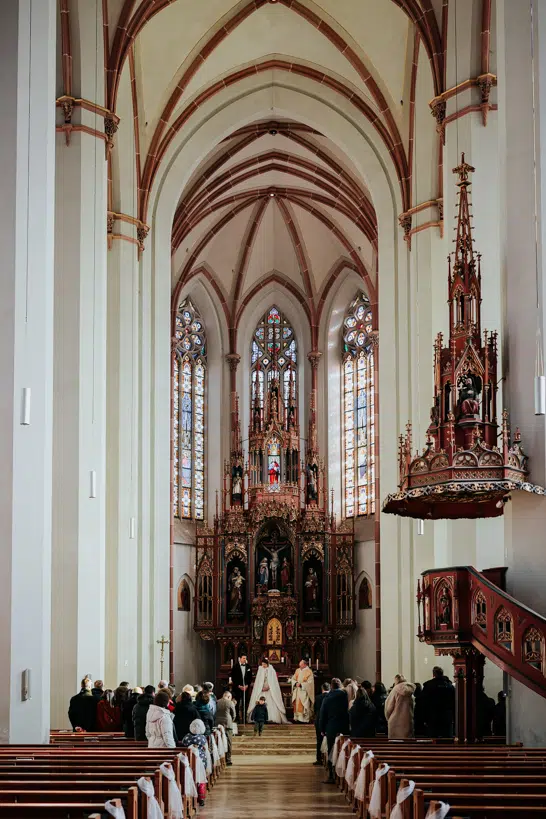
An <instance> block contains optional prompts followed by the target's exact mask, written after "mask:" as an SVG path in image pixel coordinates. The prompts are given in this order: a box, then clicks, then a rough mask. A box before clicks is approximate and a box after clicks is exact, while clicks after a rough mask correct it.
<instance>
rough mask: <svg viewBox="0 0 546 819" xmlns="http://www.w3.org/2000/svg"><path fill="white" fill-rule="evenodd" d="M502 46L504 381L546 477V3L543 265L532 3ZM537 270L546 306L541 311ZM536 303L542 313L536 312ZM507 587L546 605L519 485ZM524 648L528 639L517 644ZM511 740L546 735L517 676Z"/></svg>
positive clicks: (502, 20)
mask: <svg viewBox="0 0 546 819" xmlns="http://www.w3.org/2000/svg"><path fill="white" fill-rule="evenodd" d="M496 6H497V32H496V42H497V53H498V64H499V116H501V117H502V130H501V138H502V141H501V175H502V180H503V186H502V191H501V247H500V249H501V270H502V272H503V276H504V286H505V304H506V315H505V321H506V326H507V329H508V332H507V337H506V351H507V361H508V367H507V368H506V373H505V375H506V390H505V394H507V396H508V399H509V403H508V407H509V409H510V419H511V422H512V424H517V425H518V426H520V428H521V433H522V438H523V445H524V448H525V451H526V452H527V454H528V455H529V465H530V468H531V480H532V481H533V483H538V484H542V486H544V485H546V424H545V418H544V416H536V415H535V414H534V400H533V379H534V376H535V358H536V332H537V324H538V325H539V326H540V327H541V332H542V339H543V344H544V329H545V327H546V323H545V311H544V294H545V291H546V288H545V284H546V281H545V275H546V258H545V248H546V243H545V238H546V232H545V227H546V219H545V213H544V207H545V202H546V198H545V195H546V166H545V162H544V148H545V133H546V84H545V83H546V57H545V54H546V52H545V50H544V48H545V45H546V3H545V2H544V0H534V12H535V15H534V18H535V19H534V43H535V66H534V73H535V113H536V154H537V198H538V206H537V218H538V270H537V264H536V261H537V260H536V258H535V201H534V200H535V196H534V174H533V164H534V162H533V153H534V152H533V94H532V76H533V72H532V66H531V17H530V4H529V3H523V4H519V3H515V4H514V3H511V2H510V0H498V2H497V4H496ZM537 279H538V290H539V311H537V294H536V288H537ZM537 312H538V313H539V315H538V320H537ZM504 525H505V540H506V560H505V564H504V565H507V566H508V572H507V577H506V583H507V590H508V592H509V593H510V594H512V595H513V596H514V597H515V598H516V599H518V600H520V601H521V602H522V603H524V604H525V605H527V606H529V607H530V608H532V609H535V610H536V611H538V612H540V613H541V614H545V613H546V607H545V603H544V583H545V581H546V557H545V553H544V529H545V526H546V504H545V502H544V499H543V498H541V497H537V496H536V495H528V494H527V493H524V492H519V493H514V494H513V495H512V502H511V503H509V504H507V508H506V512H505V515H504ZM515 650H516V651H520V650H521V648H520V646H517V647H516V648H515ZM508 710H509V717H510V722H511V734H510V739H511V741H521V742H523V743H525V744H529V745H537V746H542V745H543V744H544V742H545V741H546V728H545V726H546V700H544V699H543V698H542V697H539V696H538V695H537V694H535V693H533V692H532V691H530V690H529V689H528V688H526V687H525V686H524V685H522V684H521V683H518V682H517V681H516V680H511V681H510V682H509V709H508Z"/></svg>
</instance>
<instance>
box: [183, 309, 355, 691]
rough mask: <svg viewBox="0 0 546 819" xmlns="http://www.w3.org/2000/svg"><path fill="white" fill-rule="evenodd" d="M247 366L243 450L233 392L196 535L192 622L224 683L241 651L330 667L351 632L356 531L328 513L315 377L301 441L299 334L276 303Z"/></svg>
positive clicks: (289, 665) (282, 666) (289, 664)
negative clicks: (207, 507)
mask: <svg viewBox="0 0 546 819" xmlns="http://www.w3.org/2000/svg"><path fill="white" fill-rule="evenodd" d="M311 363H312V364H313V363H316V360H315V361H312V362H311ZM251 364H252V368H251V372H252V378H251V395H250V413H249V417H250V421H249V429H248V457H247V459H246V460H245V456H244V453H243V446H242V436H241V426H240V419H239V401H238V396H237V394H236V393H235V392H233V393H232V407H231V454H230V460H229V463H226V466H225V476H224V488H223V492H222V502H221V506H220V505H219V506H220V508H219V509H218V511H217V514H216V517H215V520H214V525H213V526H212V527H208V526H206V525H202V526H200V527H199V528H198V530H197V544H196V579H197V585H196V589H197V593H196V597H195V628H196V629H197V631H198V632H199V633H200V635H201V637H202V638H203V639H205V640H214V641H215V642H216V644H217V646H218V652H219V657H218V661H219V667H220V672H219V677H220V679H226V678H227V677H228V676H229V670H230V668H231V665H232V664H233V662H235V661H236V659H237V657H238V656H239V655H240V654H241V653H243V652H244V653H247V654H248V656H249V658H250V660H251V663H252V664H253V665H254V667H255V666H256V664H257V663H258V662H259V661H260V659H261V658H262V657H264V656H266V657H268V658H269V661H270V662H271V663H273V664H274V665H275V666H276V668H277V671H278V672H280V673H282V672H283V671H286V672H287V673H288V672H290V670H291V669H293V668H294V667H295V666H296V664H297V663H298V661H299V660H300V659H301V657H302V656H303V657H307V658H309V660H310V662H311V663H312V664H313V667H314V668H315V669H317V670H320V671H322V672H323V673H328V671H329V667H328V666H329V653H330V648H331V644H332V641H333V640H334V639H339V638H342V637H346V636H348V635H349V634H350V632H351V631H352V630H353V629H354V627H355V600H354V526H353V520H352V519H349V520H346V521H343V523H342V524H341V525H339V524H337V525H336V522H335V520H334V518H333V515H332V514H329V512H328V498H327V492H326V488H325V476H324V466H323V463H322V461H321V458H320V454H319V449H318V444H317V428H316V386H315V382H313V383H314V388H313V390H312V393H311V399H310V406H309V423H308V435H307V442H306V446H305V447H302V445H301V441H302V438H301V437H300V426H299V408H298V377H297V376H298V372H297V364H298V362H297V349H296V341H295V338H294V333H293V330H292V328H291V327H290V325H289V323H288V322H287V321H286V319H285V318H284V316H283V315H282V313H281V312H280V311H279V310H278V309H277V308H275V307H272V308H271V309H270V310H269V311H268V312H267V313H266V314H265V316H264V317H263V319H262V321H261V322H260V324H259V325H258V327H257V328H256V331H255V333H254V337H253V342H252V349H251Z"/></svg>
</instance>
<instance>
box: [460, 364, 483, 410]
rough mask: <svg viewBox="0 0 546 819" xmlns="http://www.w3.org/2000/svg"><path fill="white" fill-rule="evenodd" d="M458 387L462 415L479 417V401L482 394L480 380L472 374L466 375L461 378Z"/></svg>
mask: <svg viewBox="0 0 546 819" xmlns="http://www.w3.org/2000/svg"><path fill="white" fill-rule="evenodd" d="M458 387H459V407H460V410H461V415H478V414H479V412H480V402H479V401H478V397H479V394H480V392H481V384H480V379H479V378H478V377H477V376H475V375H472V373H466V375H461V377H460V378H459V383H458Z"/></svg>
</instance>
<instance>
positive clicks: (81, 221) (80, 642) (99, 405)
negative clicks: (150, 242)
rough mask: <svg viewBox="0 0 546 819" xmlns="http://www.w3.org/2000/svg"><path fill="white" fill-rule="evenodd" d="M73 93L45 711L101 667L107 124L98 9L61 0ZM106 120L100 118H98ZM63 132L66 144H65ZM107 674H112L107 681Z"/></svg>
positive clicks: (65, 178) (60, 142)
mask: <svg viewBox="0 0 546 819" xmlns="http://www.w3.org/2000/svg"><path fill="white" fill-rule="evenodd" d="M70 9H71V18H70V25H71V26H73V41H74V42H75V43H77V50H76V52H75V57H77V59H75V65H76V68H77V70H76V71H75V75H74V78H73V88H74V90H73V93H74V96H75V97H76V98H78V99H80V98H81V99H84V100H86V101H87V102H86V105H87V107H84V106H81V107H79V106H75V107H74V109H73V111H72V113H71V115H70V125H71V126H72V131H67V130H66V127H65V126H66V120H67V111H66V110H65V108H62V109H61V108H58V126H57V127H58V129H60V128H64V131H59V133H58V135H57V175H56V177H57V178H56V212H55V240H56V246H55V340H54V343H55V375H54V427H53V447H54V458H53V574H54V583H55V590H56V591H55V594H54V596H53V607H52V614H53V622H54V631H53V635H52V685H53V703H52V707H53V711H52V721H53V723H54V724H55V726H56V727H59V728H60V727H64V726H66V724H67V716H66V703H67V701H68V699H69V697H70V696H71V695H72V694H74V693H75V692H76V691H77V690H79V681H80V679H81V677H82V676H83V675H84V674H91V675H92V676H93V677H94V678H101V677H103V676H104V670H105V667H104V651H105V636H104V629H105V581H104V577H105V487H106V411H105V409H106V329H107V328H106V212H107V199H106V191H107V164H106V154H105V145H106V136H105V130H107V124H106V120H105V116H104V111H103V109H101V108H100V106H103V105H104V81H103V70H104V59H103V51H102V43H103V33H102V18H101V15H100V14H97V7H96V4H95V3H91V4H90V3H89V2H85V0H79V2H76V3H73V4H71V6H70ZM108 129H109V126H108ZM67 141H68V144H67ZM109 682H110V683H114V684H117V682H119V680H115V681H109Z"/></svg>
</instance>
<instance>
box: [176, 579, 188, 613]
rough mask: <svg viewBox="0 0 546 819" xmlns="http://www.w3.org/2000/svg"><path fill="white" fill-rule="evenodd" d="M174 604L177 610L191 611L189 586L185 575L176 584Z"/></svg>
mask: <svg viewBox="0 0 546 819" xmlns="http://www.w3.org/2000/svg"><path fill="white" fill-rule="evenodd" d="M176 605H177V609H178V611H184V612H188V611H191V588H190V584H189V582H188V580H187V579H186V577H183V578H182V580H181V581H180V583H179V584H178V589H177V592H176Z"/></svg>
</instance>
